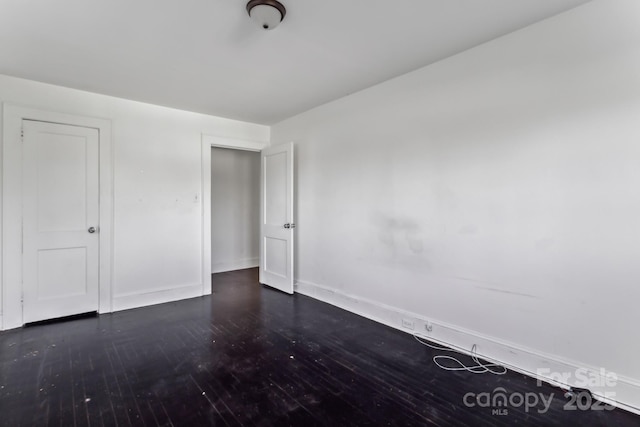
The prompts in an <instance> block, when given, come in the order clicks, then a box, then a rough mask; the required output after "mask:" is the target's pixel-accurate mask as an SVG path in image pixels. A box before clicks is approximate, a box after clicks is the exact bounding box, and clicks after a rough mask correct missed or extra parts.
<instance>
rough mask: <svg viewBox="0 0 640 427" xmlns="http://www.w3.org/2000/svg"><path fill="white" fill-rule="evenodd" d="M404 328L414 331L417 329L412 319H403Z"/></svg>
mask: <svg viewBox="0 0 640 427" xmlns="http://www.w3.org/2000/svg"><path fill="white" fill-rule="evenodd" d="M402 327H403V328H407V329H411V330H413V329H414V328H415V324H414V322H413V320H412V319H402Z"/></svg>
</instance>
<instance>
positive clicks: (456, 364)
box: [413, 335, 507, 375]
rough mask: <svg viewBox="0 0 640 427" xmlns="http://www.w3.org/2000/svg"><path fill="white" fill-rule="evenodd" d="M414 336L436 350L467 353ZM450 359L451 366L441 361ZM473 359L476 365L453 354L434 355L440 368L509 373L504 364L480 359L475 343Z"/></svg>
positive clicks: (477, 372) (476, 372) (495, 373)
mask: <svg viewBox="0 0 640 427" xmlns="http://www.w3.org/2000/svg"><path fill="white" fill-rule="evenodd" d="M413 337H414V338H415V339H416V340H417V341H418V342H419V343H420V344H422V345H425V346H427V347H429V348H432V349H434V350H440V351H452V352H454V353H459V354H465V352H464V350H462V351H461V350H456V349H454V348H449V347H440V346H436V345H433V344H431V343H429V342H427V341H425V339H423V338H421V337H419V336H417V335H413ZM445 360H446V361H448V362H449V363H452V365H451V366H447V364H443V363H441V361H445ZM471 360H473V361H474V362H475V363H476V364H475V365H471V366H470V365H465V364H464V363H462V362H461V361H460V360H458V359H456V358H455V357H453V356H447V355H442V354H440V355H436V356H433V363H435V364H436V365H438V366H439V367H440V368H442V369H444V370H445V371H467V372H471V373H474V374H485V373H487V372H488V373H491V374H494V375H504V374H506V373H507V368H505V367H504V366H502V365H499V364H497V363H483V362H481V361H480V360H479V359H478V356H476V345H475V344H474V345H473V347H471Z"/></svg>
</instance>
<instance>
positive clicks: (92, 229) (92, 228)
mask: <svg viewBox="0 0 640 427" xmlns="http://www.w3.org/2000/svg"><path fill="white" fill-rule="evenodd" d="M87 231H88V232H89V233H95V232H96V228H95V227H89V229H88V230H87Z"/></svg>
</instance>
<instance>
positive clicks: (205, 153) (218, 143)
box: [202, 133, 269, 295]
mask: <svg viewBox="0 0 640 427" xmlns="http://www.w3.org/2000/svg"><path fill="white" fill-rule="evenodd" d="M268 146H269V143H268V142H258V141H250V140H247V139H237V138H229V137H221V136H214V135H207V134H204V133H203V134H202V294H203V295H209V294H211V148H213V147H217V148H230V149H233V150H243V151H254V152H257V153H260V152H261V151H262V149H263V148H267V147H268Z"/></svg>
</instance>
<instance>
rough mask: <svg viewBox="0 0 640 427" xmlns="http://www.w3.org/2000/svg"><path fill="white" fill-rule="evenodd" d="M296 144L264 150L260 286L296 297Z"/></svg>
mask: <svg viewBox="0 0 640 427" xmlns="http://www.w3.org/2000/svg"><path fill="white" fill-rule="evenodd" d="M293 202H294V200H293V143H291V144H283V145H278V146H276V147H271V148H267V149H264V150H262V183H261V218H260V239H261V242H260V255H261V256H260V282H261V283H264V284H265V285H269V286H271V287H274V288H276V289H279V290H281V291H284V292H287V293H289V294H292V293H293V236H294V230H295V223H294V218H293V206H294V204H293Z"/></svg>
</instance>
